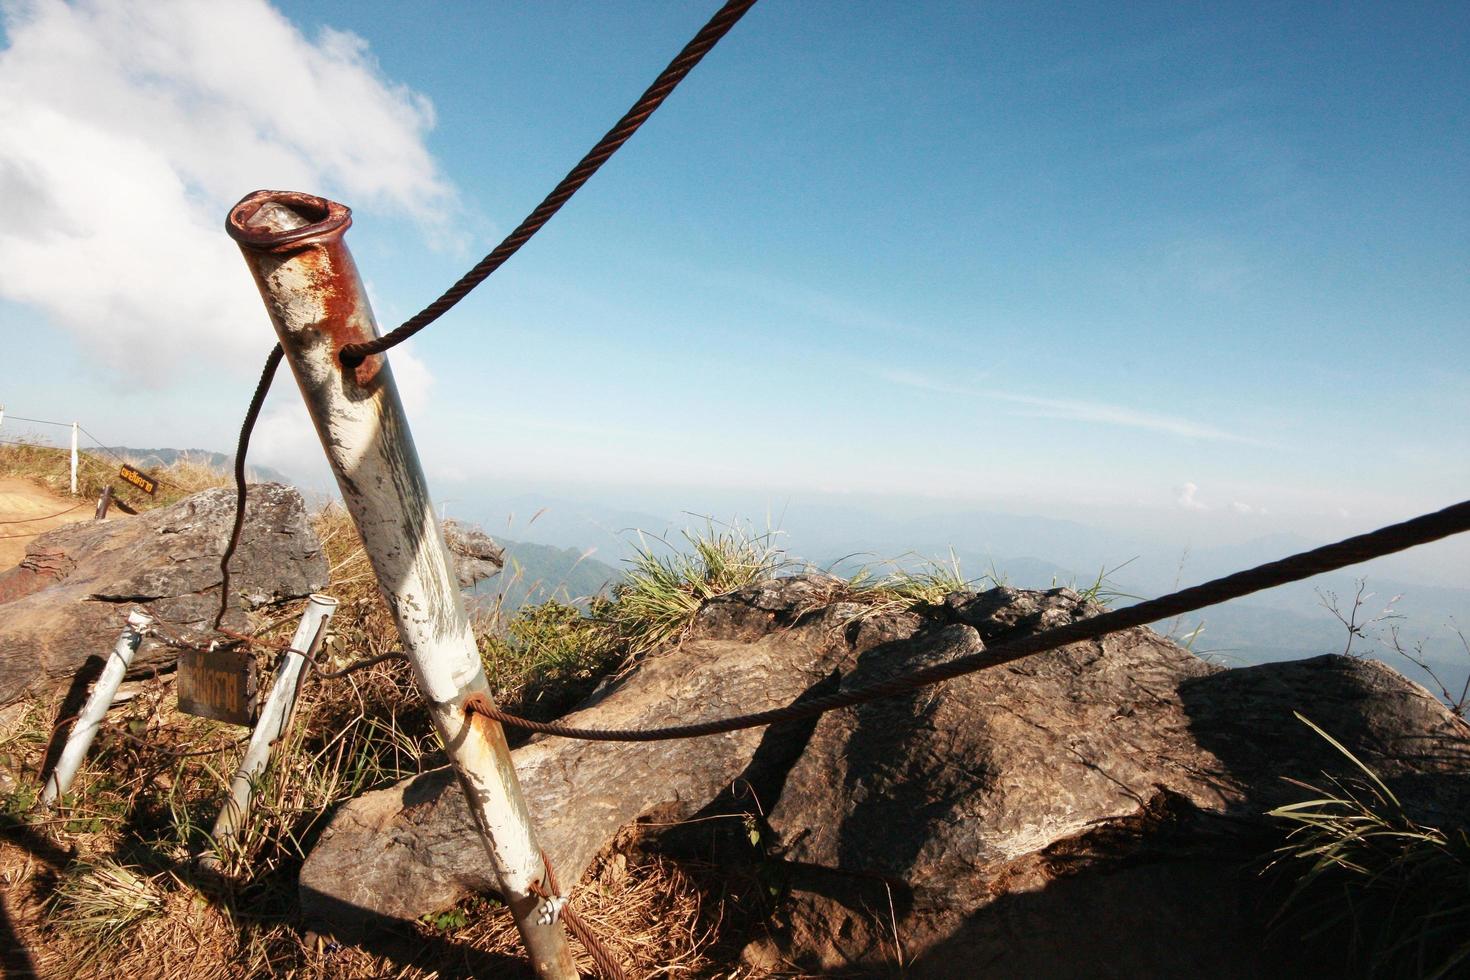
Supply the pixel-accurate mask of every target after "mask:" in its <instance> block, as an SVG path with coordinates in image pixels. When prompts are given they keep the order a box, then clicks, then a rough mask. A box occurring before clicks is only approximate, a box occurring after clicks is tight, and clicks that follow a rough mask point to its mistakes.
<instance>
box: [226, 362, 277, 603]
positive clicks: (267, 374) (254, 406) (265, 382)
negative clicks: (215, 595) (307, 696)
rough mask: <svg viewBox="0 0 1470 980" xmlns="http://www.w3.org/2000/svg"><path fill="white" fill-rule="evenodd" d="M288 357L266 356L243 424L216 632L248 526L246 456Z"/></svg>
mask: <svg viewBox="0 0 1470 980" xmlns="http://www.w3.org/2000/svg"><path fill="white" fill-rule="evenodd" d="M284 354H285V351H283V350H282V349H281V345H280V344H276V346H274V347H272V348H271V352H270V353H269V354H268V355H266V359H265V367H263V368H261V371H260V380H259V381H258V382H256V384H255V394H254V395H252V396H250V407H249V408H247V409H246V410H245V421H244V422H242V423H241V424H240V441H239V443H238V444H236V446H235V526H234V528H233V529H232V530H231V531H230V540H229V543H227V544H226V545H225V550H224V552H223V553H222V554H221V555H220V557H219V571H220V583H219V612H217V613H216V614H215V617H214V629H215V631H216V632H218V630H219V628H220V623H222V622H224V618H225V613H227V612H229V609H230V559H232V558H234V557H235V549H236V548H238V547H240V532H241V530H243V529H244V527H245V453H246V452H247V451H248V450H249V449H250V433H251V432H252V431H253V430H254V429H255V420H256V419H258V418H259V417H260V407H261V406H262V405H264V404H265V396H266V393H267V392H269V391H270V389H271V380H272V379H274V378H275V376H276V368H278V367H280V366H281V358H282V356H284Z"/></svg>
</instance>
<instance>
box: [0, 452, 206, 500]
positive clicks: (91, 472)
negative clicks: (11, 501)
mask: <svg viewBox="0 0 1470 980" xmlns="http://www.w3.org/2000/svg"><path fill="white" fill-rule="evenodd" d="M118 468H119V464H118V461H117V460H116V459H113V458H112V457H111V456H108V455H104V454H101V453H96V452H89V451H86V450H82V451H79V452H78V453H77V494H78V495H79V496H81V497H84V498H91V499H93V500H95V499H96V498H97V497H98V496H99V495H100V494H101V493H102V488H103V487H105V486H108V485H109V484H111V486H112V489H113V497H114V499H117V500H121V501H122V502H123V503H125V504H127V505H128V506H129V507H131V508H133V509H134V510H150V509H152V508H154V507H166V506H167V505H169V504H172V503H174V502H176V501H178V500H181V499H183V498H184V497H187V496H188V495H189V494H191V493H198V492H199V491H200V490H207V489H209V488H210V487H223V486H233V485H234V478H233V477H232V476H231V475H230V474H228V473H225V472H223V471H222V470H219V469H216V468H215V467H212V466H208V465H206V464H203V463H199V462H195V461H193V460H190V459H189V458H188V457H187V456H186V457H184V458H182V459H180V460H179V461H177V462H175V463H173V464H172V465H170V466H167V467H164V468H163V469H157V470H150V471H149V473H150V475H152V476H154V477H156V478H157V479H158V491H157V493H155V494H153V495H152V496H149V495H148V494H146V493H144V492H143V491H141V490H139V489H137V488H136V487H134V486H133V485H132V484H130V483H125V482H124V481H123V480H121V479H120V478H119V477H118V475H117V474H118ZM0 475H3V476H16V477H21V478H23V479H27V480H31V481H33V482H35V483H38V484H40V485H41V486H43V487H45V488H46V489H48V490H50V491H51V492H52V493H56V494H69V493H70V492H71V450H70V449H63V448H57V447H55V446H48V445H46V444H44V443H40V442H27V441H24V440H21V441H17V442H5V443H0Z"/></svg>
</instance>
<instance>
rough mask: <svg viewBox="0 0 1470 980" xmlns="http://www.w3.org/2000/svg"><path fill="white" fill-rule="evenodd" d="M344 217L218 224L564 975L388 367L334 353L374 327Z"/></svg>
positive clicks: (264, 199)
mask: <svg viewBox="0 0 1470 980" xmlns="http://www.w3.org/2000/svg"><path fill="white" fill-rule="evenodd" d="M351 223H352V219H351V212H350V211H349V210H348V209H347V208H346V207H344V206H343V205H341V204H337V203H335V202H331V201H327V200H325V199H323V198H319V197H313V196H311V195H308V194H296V193H291V192H283V191H258V192H256V193H255V194H252V195H250V196H249V197H246V198H245V199H244V200H242V201H241V202H240V203H239V204H237V205H235V207H234V208H232V209H231V211H230V215H229V217H228V219H227V220H226V229H227V230H228V231H229V233H230V237H232V238H234V239H235V241H236V242H237V243H239V245H240V250H241V252H243V253H244V255H245V261H246V263H247V264H248V265H249V266H250V270H251V272H252V273H253V275H254V276H255V281H256V285H257V286H258V287H259V288H260V294H261V297H262V299H264V300H265V305H266V309H267V311H268V312H269V313H270V317H271V321H272V322H273V323H274V325H275V328H276V335H277V336H278V337H279V339H280V342H281V347H282V348H283V349H284V351H285V355H286V361H287V363H288V364H290V366H291V371H292V373H293V374H294V375H295V377H296V383H297V385H298V386H299V387H300V389H301V394H302V397H303V398H304V399H305V401H306V407H307V411H308V413H309V414H310V416H311V420H312V422H313V424H314V425H315V426H316V430H317V435H318V436H319V437H320V438H321V442H322V447H323V449H324V450H325V451H326V454H327V460H328V462H329V463H330V464H331V466H332V472H333V474H334V475H335V476H336V478H337V485H338V487H339V488H340V489H341V491H342V499H343V502H344V503H345V504H346V505H347V511H348V513H349V514H351V515H352V519H353V522H354V523H355V524H356V525H357V530H358V534H359V535H360V536H361V537H362V542H363V546H364V547H365V548H366V550H367V554H368V557H369V559H370V560H371V561H372V565H373V571H374V572H375V573H376V575H377V578H378V584H379V585H380V586H381V587H382V589H383V594H384V597H385V598H386V599H387V602H388V606H389V608H390V609H391V610H392V612H393V617H394V620H395V621H396V622H397V624H398V632H399V636H400V637H401V639H402V640H403V649H404V651H405V652H406V653H407V654H408V657H409V660H410V662H411V663H412V665H413V669H414V675H415V677H416V679H417V681H418V686H419V690H420V692H422V694H423V696H424V698H425V700H426V701H427V702H428V705H429V711H430V714H431V716H432V717H433V719H434V725H435V727H436V728H437V729H438V731H439V735H440V737H441V738H442V739H443V741H444V747H445V750H446V752H447V753H448V755H449V759H450V762H451V763H452V764H453V766H454V768H455V771H456V773H457V775H458V777H459V780H460V785H461V787H462V788H463V789H464V793H465V799H466V800H467V801H468V803H469V806H470V812H471V814H472V815H473V816H474V819H475V822H476V824H477V825H478V826H479V829H480V832H481V835H482V838H483V840H484V842H485V847H486V851H487V852H488V854H489V857H490V861H491V865H492V867H493V869H494V871H495V877H496V879H497V881H498V882H499V885H500V893H501V897H502V898H503V899H504V900H505V902H506V904H507V905H508V906H509V907H510V909H511V913H512V915H513V916H514V918H515V922H516V927H517V928H518V929H519V930H520V933H521V939H522V941H523V942H524V943H525V945H526V950H527V952H528V953H530V956H531V962H532V965H533V966H534V967H535V969H536V972H537V974H538V975H540V976H541V977H543V978H555V980H570V978H574V977H576V976H577V972H576V967H575V965H574V963H573V960H572V955H571V950H570V948H569V947H568V945H567V940H566V935H565V933H564V932H563V930H562V926H561V923H560V922H553V923H545V924H543V923H541V922H539V921H538V919H539V917H540V913H539V911H538V908H537V907H538V905H539V904H540V902H539V900H538V899H537V897H536V896H535V895H534V894H533V893H532V891H531V888H532V886H533V885H534V884H536V883H538V882H540V881H543V880H545V869H544V866H543V861H542V857H541V849H540V847H539V846H538V845H537V843H536V837H535V834H534V832H533V831H532V828H531V816H530V813H529V811H528V810H527V808H526V801H525V798H524V797H523V796H522V794H521V788H520V783H519V782H518V781H517V780H516V773H515V767H514V765H513V764H512V762H511V758H510V750H509V748H508V746H507V745H506V743H505V733H504V732H503V731H502V730H501V727H500V725H499V724H497V723H495V722H492V721H490V720H489V719H487V718H485V717H483V716H480V715H475V714H469V713H467V712H466V711H465V708H464V705H465V702H466V701H467V700H468V699H469V698H470V697H472V696H474V695H476V694H478V695H480V696H482V697H487V698H488V697H489V693H490V687H489V684H488V682H487V681H486V679H485V673H484V670H483V668H482V666H481V663H480V654H479V650H478V648H477V646H476V643H475V637H474V635H473V634H472V633H471V632H470V624H469V618H468V617H467V616H466V614H465V608H464V597H463V596H462V595H461V594H460V590H459V584H458V582H457V581H456V579H455V576H454V573H453V572H452V571H451V569H450V565H449V556H448V551H447V549H446V548H445V546H444V536H443V532H442V531H441V530H440V527H439V522H438V521H436V520H435V519H434V511H433V505H432V503H431V502H430V500H429V493H428V488H427V486H426V485H425V482H424V475H423V469H422V467H421V466H420V465H419V459H418V452H417V450H415V448H414V444H413V437H412V435H411V433H410V432H409V427H408V419H407V418H406V416H405V415H404V412H403V405H402V403H401V402H400V401H399V398H398V389H397V386H396V385H394V383H393V374H392V371H391V370H390V369H389V366H388V362H387V360H386V359H385V358H383V357H381V356H377V357H370V358H368V359H367V360H366V361H365V362H364V363H362V364H361V365H358V366H357V367H356V368H353V369H345V368H343V366H342V365H341V362H340V361H339V360H338V359H337V351H338V350H339V349H340V348H341V347H342V346H343V345H344V344H348V343H352V342H354V341H361V340H368V339H371V338H372V337H375V336H377V324H376V323H375V322H374V320H373V314H372V308H371V307H370V306H369V305H368V301H367V297H366V295H365V294H364V292H363V289H362V282H361V280H360V278H359V277H358V273H357V266H356V265H355V264H354V262H353V261H352V255H351V253H350V252H348V250H347V246H346V244H345V243H344V242H343V240H342V235H343V233H344V232H345V231H346V230H347V228H348V226H349V225H350V224H351Z"/></svg>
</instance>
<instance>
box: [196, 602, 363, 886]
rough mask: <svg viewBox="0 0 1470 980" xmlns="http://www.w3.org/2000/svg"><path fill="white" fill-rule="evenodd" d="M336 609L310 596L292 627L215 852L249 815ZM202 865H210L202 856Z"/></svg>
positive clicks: (218, 825)
mask: <svg viewBox="0 0 1470 980" xmlns="http://www.w3.org/2000/svg"><path fill="white" fill-rule="evenodd" d="M336 609H337V600H336V599H333V598H331V597H330V596H324V595H313V596H312V597H311V598H310V599H308V600H307V603H306V610H305V611H304V612H303V613H302V614H301V622H300V624H298V625H297V627H296V635H295V636H293V637H292V638H291V648H290V649H289V650H287V651H286V654H285V656H284V657H283V658H282V660H281V666H280V668H279V669H278V670H277V671H276V680H275V683H273V684H272V685H271V693H270V695H269V696H268V697H267V698H266V702H265V706H264V707H263V708H261V709H260V718H259V719H257V720H256V722H255V730H254V731H253V732H251V733H250V745H249V746H248V747H247V748H246V749H245V757H244V758H243V759H241V760H240V767H239V768H238V769H236V770H235V777H234V778H233V779H232V780H230V795H229V797H228V798H227V799H226V800H225V805H224V808H223V809H222V810H220V812H219V818H218V819H217V820H215V822H214V845H215V849H216V851H220V850H221V849H222V847H223V845H224V841H225V840H226V839H229V838H234V837H235V836H236V835H237V834H238V833H239V830H240V827H241V825H242V824H244V822H245V818H246V817H247V816H249V814H250V803H251V797H252V796H253V794H254V792H255V786H256V783H257V782H258V781H259V779H260V776H261V774H262V773H264V772H265V767H266V764H267V763H269V762H270V758H271V749H272V748H273V747H274V746H275V744H276V741H277V740H278V739H280V738H281V737H283V736H284V735H285V734H286V730H287V728H288V726H289V725H290V724H291V715H292V713H293V712H294V711H295V709H296V692H297V691H298V690H299V689H300V687H301V673H302V670H303V668H304V667H305V666H306V662H307V658H308V657H310V656H311V655H312V654H314V653H315V652H316V650H315V649H314V647H315V646H316V645H317V640H318V637H319V636H320V635H321V633H322V629H323V627H325V626H326V624H327V623H328V622H329V621H330V620H331V618H332V613H334V612H335V611H336ZM204 863H206V864H213V863H214V862H213V861H211V860H209V857H208V856H206V858H205V862H204Z"/></svg>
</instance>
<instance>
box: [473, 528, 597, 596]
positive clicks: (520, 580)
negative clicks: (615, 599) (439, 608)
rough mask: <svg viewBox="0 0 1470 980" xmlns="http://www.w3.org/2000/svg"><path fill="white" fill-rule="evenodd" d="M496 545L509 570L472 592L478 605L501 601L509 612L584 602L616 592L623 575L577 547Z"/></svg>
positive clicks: (485, 581)
mask: <svg viewBox="0 0 1470 980" xmlns="http://www.w3.org/2000/svg"><path fill="white" fill-rule="evenodd" d="M496 543H497V544H499V545H500V546H501V547H503V548H504V549H505V569H504V570H503V571H502V572H501V573H500V574H498V575H494V576H492V577H490V578H488V579H485V580H484V581H482V582H480V583H478V584H477V585H476V586H475V588H474V589H473V590H472V591H471V593H470V594H471V595H472V596H473V597H474V601H475V603H476V604H477V605H485V604H493V603H494V602H495V601H496V600H497V599H499V601H500V603H501V607H502V608H503V609H505V610H507V611H512V610H515V609H519V608H520V607H521V606H523V605H525V604H527V603H536V602H545V601H546V600H548V599H556V600H558V601H561V602H580V601H583V600H586V599H590V598H592V597H593V596H596V595H600V594H602V593H605V592H607V591H609V590H611V589H612V587H613V586H615V585H616V584H617V583H618V581H619V580H621V579H622V577H623V573H622V572H620V571H619V570H618V569H616V568H614V567H613V566H611V565H609V564H607V563H606V562H602V561H598V560H597V559H596V558H592V557H590V555H589V553H588V552H586V551H580V550H578V549H576V548H557V547H554V546H552V545H545V544H527V543H526V542H523V541H506V540H504V539H503V538H497V539H496Z"/></svg>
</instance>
